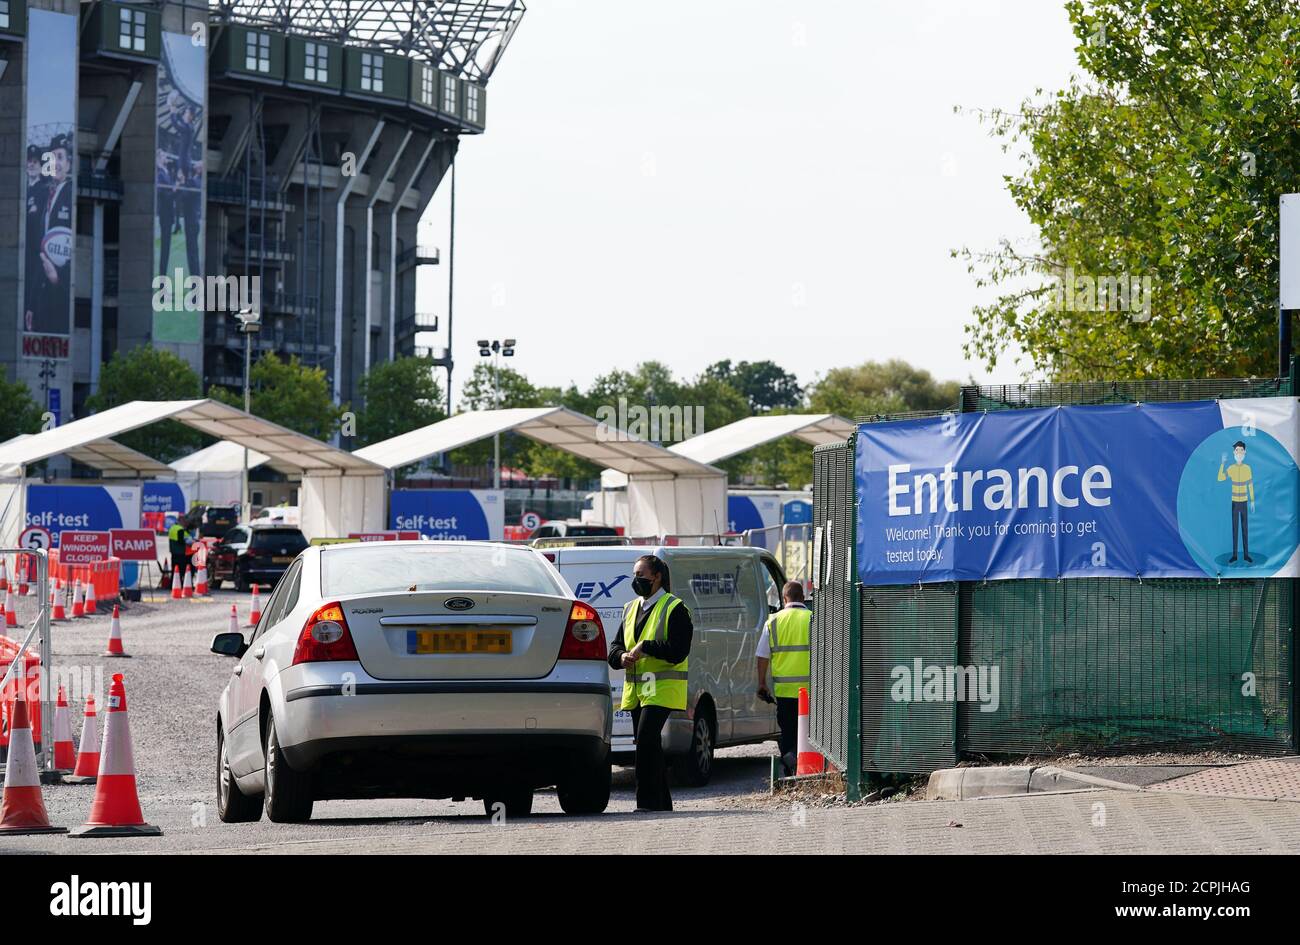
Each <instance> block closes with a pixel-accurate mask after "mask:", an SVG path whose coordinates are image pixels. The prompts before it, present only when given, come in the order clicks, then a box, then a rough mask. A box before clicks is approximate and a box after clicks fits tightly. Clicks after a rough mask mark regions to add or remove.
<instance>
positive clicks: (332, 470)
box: [0, 399, 383, 475]
mask: <svg viewBox="0 0 1300 945" xmlns="http://www.w3.org/2000/svg"><path fill="white" fill-rule="evenodd" d="M159 420H176V421H179V422H180V423H184V424H185V425H186V426H190V427H193V428H194V429H196V430H200V431H202V432H204V433H207V434H209V435H211V436H215V437H219V438H221V439H225V440H231V441H232V442H234V443H237V444H239V445H240V446H241V447H242V446H247V447H248V448H249V449H252V450H257V451H258V452H260V453H264V454H266V456H267V459H268V461H274V462H275V463H276V464H277V466H280V467H282V468H288V469H292V470H294V471H295V472H300V473H312V474H316V475H345V474H348V473H355V474H361V475H366V474H370V475H379V474H381V473H382V472H383V470H382V469H380V468H379V467H378V466H376V465H375V464H374V463H371V462H368V461H366V460H365V459H362V458H360V457H358V456H356V455H355V454H353V453H349V452H347V451H346V450H341V449H338V448H337V447H334V446H330V445H329V444H328V443H322V442H321V441H320V440H316V439H313V438H312V437H310V436H307V435H305V434H302V433H296V432H294V431H293V430H287V429H285V428H284V427H282V426H280V425H279V424H275V423H272V422H271V421H269V420H263V419H262V418H261V417H255V416H253V415H252V414H250V413H245V412H244V411H242V410H240V409H239V408H238V407H231V406H230V405H228V404H223V403H219V402H217V401H215V400H206V399H204V400H135V401H132V402H131V403H127V404H121V405H119V406H117V407H112V408H110V409H108V410H104V411H102V412H100V413H96V414H91V415H90V416H89V417H83V418H82V419H80V420H74V421H73V422H71V423H67V424H64V425H63V426H58V427H54V428H53V429H50V430H46V431H45V432H43V433H37V434H34V435H32V436H29V437H26V438H24V439H21V440H10V441H9V442H8V443H5V444H3V445H0V468H3V467H8V466H19V467H22V466H26V465H28V464H30V463H36V462H40V461H41V460H43V459H48V458H50V457H51V456H59V455H68V456H73V457H74V458H79V457H78V455H77V454H78V453H80V454H81V455H82V456H85V457H88V458H87V459H83V460H82V461H83V462H86V463H88V465H91V466H94V467H96V468H98V469H101V470H102V469H104V468H105V465H104V464H106V463H117V464H118V465H119V466H126V465H127V464H129V463H130V462H134V460H133V459H132V456H140V455H142V454H139V453H136V452H135V451H134V450H130V451H129V453H130V454H131V455H127V452H126V447H123V446H122V445H121V444H118V443H114V442H113V440H112V438H113V437H115V436H119V435H121V434H123V433H126V432H128V431H130V430H135V429H138V428H139V427H143V426H148V425H149V424H151V423H157V422H158V421H159ZM145 458H146V459H148V457H145ZM150 462H152V463H154V468H153V469H150V470H148V472H149V473H150V474H153V473H155V472H157V471H158V470H161V471H162V473H163V474H165V475H170V474H174V472H175V470H174V469H172V468H171V467H168V466H164V465H163V464H162V463H158V462H157V461H156V460H150Z"/></svg>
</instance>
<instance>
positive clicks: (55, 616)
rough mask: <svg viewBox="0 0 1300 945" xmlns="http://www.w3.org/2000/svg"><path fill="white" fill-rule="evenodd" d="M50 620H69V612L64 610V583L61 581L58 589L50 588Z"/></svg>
mask: <svg viewBox="0 0 1300 945" xmlns="http://www.w3.org/2000/svg"><path fill="white" fill-rule="evenodd" d="M50 611H51V613H50V619H51V620H67V619H68V612H67V611H66V610H64V609H63V582H62V581H59V582H58V586H57V587H52V588H50Z"/></svg>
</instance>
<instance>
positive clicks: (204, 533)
mask: <svg viewBox="0 0 1300 945" xmlns="http://www.w3.org/2000/svg"><path fill="white" fill-rule="evenodd" d="M237 524H239V506H237V505H209V506H208V507H207V508H205V509H204V510H203V518H202V520H201V521H200V522H199V537H200V538H221V537H222V536H224V535H225V534H226V533H227V532H229V531H230V530H231V529H232V528H234V527H235V526H236V525H237Z"/></svg>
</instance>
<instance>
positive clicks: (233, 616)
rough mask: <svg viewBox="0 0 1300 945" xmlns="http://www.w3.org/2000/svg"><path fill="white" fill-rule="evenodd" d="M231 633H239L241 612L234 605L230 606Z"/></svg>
mask: <svg viewBox="0 0 1300 945" xmlns="http://www.w3.org/2000/svg"><path fill="white" fill-rule="evenodd" d="M230 632H231V633H238V632H239V611H238V610H236V609H235V605H234V604H231V605H230Z"/></svg>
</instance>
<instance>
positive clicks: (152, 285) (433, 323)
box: [0, 0, 524, 422]
mask: <svg viewBox="0 0 1300 945" xmlns="http://www.w3.org/2000/svg"><path fill="white" fill-rule="evenodd" d="M523 12H524V10H523V4H522V2H520V0H493V2H486V0H425V2H420V3H409V2H406V3H404V2H398V0H361V2H347V0H344V2H329V3H326V2H323V0H307V2H290V0H237V2H233V3H212V4H211V5H209V4H207V3H205V2H201V0H186V2H171V0H164V2H143V3H140V2H131V3H126V2H117V0H98V2H93V3H77V2H75V0H0V219H3V220H4V221H5V222H6V223H7V224H8V225H6V226H0V362H3V364H4V368H5V371H6V374H7V376H9V377H10V378H14V377H17V378H19V379H21V380H23V381H24V382H26V383H27V384H28V386H29V387H30V388H31V390H32V392H33V396H34V397H35V398H36V400H37V402H38V403H40V404H43V405H45V406H46V408H47V409H49V410H51V411H53V412H54V413H55V415H56V416H57V418H58V419H57V421H56V422H66V421H67V420H69V419H71V418H72V417H74V416H80V415H84V413H85V410H84V406H83V405H84V403H85V400H86V398H87V397H88V396H89V395H90V394H91V393H92V392H93V391H95V390H96V388H97V384H98V379H99V374H100V367H101V365H102V363H103V362H105V361H107V360H108V359H109V358H110V357H111V355H112V353H113V352H115V351H118V350H123V351H126V350H130V349H132V348H134V347H136V346H139V345H143V344H152V345H154V346H155V347H159V348H164V349H167V350H171V351H173V352H175V353H176V354H178V355H180V356H181V357H183V358H184V359H186V360H187V361H188V362H189V363H190V364H191V365H192V366H193V367H194V368H195V370H196V371H198V372H199V373H200V375H201V376H202V378H203V382H204V388H205V389H206V388H207V387H208V386H209V385H211V384H221V385H226V386H231V387H239V386H240V385H241V384H242V380H243V354H244V337H243V335H241V334H240V332H239V323H238V321H237V319H236V318H235V314H236V312H237V311H238V310H239V309H240V308H241V307H243V306H252V307H256V308H258V309H259V310H260V312H261V320H262V324H263V330H262V331H261V332H260V333H259V334H258V335H256V336H254V352H255V356H256V354H257V353H260V352H263V351H274V352H276V353H278V354H280V355H281V356H283V357H288V356H289V355H296V356H298V357H299V358H300V359H301V360H302V361H303V362H305V363H307V364H310V365H315V366H319V367H321V368H323V369H325V371H326V372H327V373H328V375H329V377H330V381H331V384H332V386H333V390H334V393H335V396H336V398H337V399H339V400H341V401H342V400H348V401H352V402H353V403H356V402H357V387H358V382H359V380H360V379H361V377H362V376H363V375H364V373H365V372H366V371H367V370H368V369H369V367H370V366H372V365H374V364H376V363H379V362H381V361H385V360H388V359H391V358H393V357H394V356H397V355H401V354H409V353H413V352H414V351H415V350H416V347H417V345H416V341H417V334H418V333H420V332H428V331H430V330H433V329H436V328H437V327H438V319H437V317H436V316H435V315H432V314H427V313H420V312H417V311H416V279H415V275H416V272H417V271H418V267H420V266H421V265H430V264H435V263H437V262H438V253H437V250H436V249H432V248H430V247H423V246H420V245H419V242H418V239H417V229H418V224H419V221H420V218H421V215H422V213H423V211H424V209H425V208H426V206H427V205H428V203H429V201H430V199H431V198H432V197H433V194H434V192H435V191H436V190H437V188H438V187H439V185H440V184H441V183H442V182H443V181H444V180H445V178H446V177H447V174H448V171H449V169H450V167H451V165H452V162H453V160H454V158H455V155H456V150H457V145H458V142H459V140H460V137H461V136H462V135H466V134H479V133H481V132H482V131H483V130H484V128H485V126H486V117H487V91H486V85H487V82H488V79H489V78H490V76H491V74H492V70H493V69H494V68H495V66H496V64H497V63H498V62H499V60H500V57H501V55H502V53H503V52H504V50H505V47H506V45H507V44H508V43H509V40H510V38H511V36H512V34H513V32H514V29H515V28H516V26H517V25H518V23H519V20H520V17H521V16H522V14H523ZM424 337H425V338H427V337H428V335H427V334H426V335H425V336H424ZM420 353H430V352H429V351H426V350H421V352H420ZM432 353H433V354H435V356H441V357H442V359H443V361H442V363H444V365H445V366H447V367H448V368H450V362H449V360H447V358H448V354H447V353H445V352H443V351H441V350H438V349H434V351H433V352H432Z"/></svg>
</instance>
